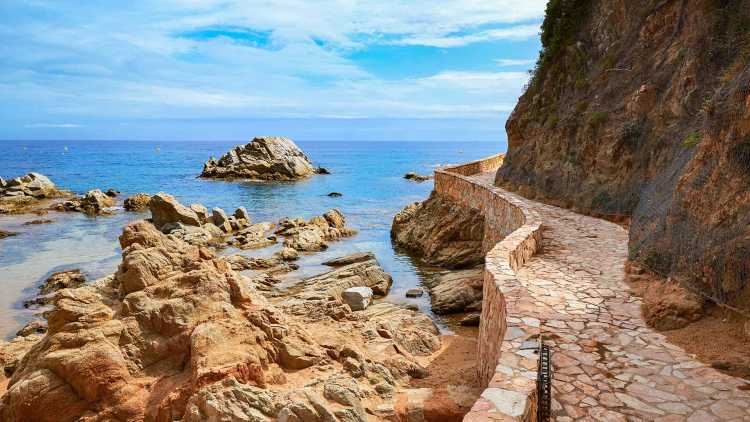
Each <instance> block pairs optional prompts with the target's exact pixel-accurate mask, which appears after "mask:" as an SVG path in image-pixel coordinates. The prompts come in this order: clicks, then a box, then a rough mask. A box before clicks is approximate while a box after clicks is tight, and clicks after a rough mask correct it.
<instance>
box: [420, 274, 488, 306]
mask: <svg viewBox="0 0 750 422" xmlns="http://www.w3.org/2000/svg"><path fill="white" fill-rule="evenodd" d="M482 274H483V268H481V267H479V268H472V269H469V270H461V271H452V272H448V273H445V274H442V275H440V276H438V277H436V278H435V279H434V280H432V281H431V282H429V283H428V287H429V289H430V300H431V301H432V310H433V312H435V313H436V314H438V315H442V314H452V313H459V312H471V311H474V312H476V311H479V310H481V309H482V285H483V278H482Z"/></svg>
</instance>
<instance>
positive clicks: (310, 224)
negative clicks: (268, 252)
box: [276, 208, 357, 251]
mask: <svg viewBox="0 0 750 422" xmlns="http://www.w3.org/2000/svg"><path fill="white" fill-rule="evenodd" d="M276 234H279V235H283V236H284V237H285V239H284V246H287V247H290V248H292V249H296V250H298V251H321V250H325V249H327V248H328V244H327V241H330V240H337V239H340V238H342V237H348V236H353V235H355V234H357V231H356V230H354V229H352V228H349V227H346V218H345V217H344V214H342V213H341V211H339V210H337V209H335V208H333V209H330V210H328V211H326V212H325V213H324V214H323V215H320V216H316V217H313V218H311V219H310V221H305V220H303V219H301V218H296V219H289V218H286V219H283V220H281V221H280V222H279V229H278V230H276Z"/></svg>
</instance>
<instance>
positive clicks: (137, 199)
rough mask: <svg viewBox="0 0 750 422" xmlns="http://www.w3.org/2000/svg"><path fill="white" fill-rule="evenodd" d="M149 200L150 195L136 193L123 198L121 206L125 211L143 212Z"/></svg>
mask: <svg viewBox="0 0 750 422" xmlns="http://www.w3.org/2000/svg"><path fill="white" fill-rule="evenodd" d="M150 200H151V195H149V194H147V193H136V194H135V195H133V196H129V197H127V198H125V202H123V204H122V206H123V208H125V211H145V210H146V209H148V202H149V201H150Z"/></svg>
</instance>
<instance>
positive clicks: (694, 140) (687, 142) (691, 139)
mask: <svg viewBox="0 0 750 422" xmlns="http://www.w3.org/2000/svg"><path fill="white" fill-rule="evenodd" d="M702 140H703V135H702V134H701V133H700V132H691V133H690V134H689V135H688V136H686V137H685V139H683V140H682V146H684V147H685V148H695V147H696V146H698V144H700V143H701V141H702Z"/></svg>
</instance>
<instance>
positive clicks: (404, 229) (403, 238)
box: [391, 192, 484, 268]
mask: <svg viewBox="0 0 750 422" xmlns="http://www.w3.org/2000/svg"><path fill="white" fill-rule="evenodd" d="M391 238H392V239H393V240H394V241H395V242H396V244H397V245H398V246H400V247H402V248H404V249H406V250H407V251H409V252H411V253H414V254H416V255H418V256H419V257H420V258H421V259H422V260H423V261H425V262H426V263H428V264H432V265H440V266H444V267H447V268H464V267H469V266H473V265H476V264H479V263H482V262H483V261H484V255H483V254H482V240H483V238H484V218H483V217H482V216H481V214H480V213H479V212H478V211H476V210H472V209H466V208H464V207H461V206H459V205H458V204H456V203H454V202H452V201H450V200H448V199H447V198H445V197H443V196H441V195H439V194H437V193H435V192H433V193H432V194H431V195H430V197H429V198H428V199H427V200H426V201H424V202H420V203H416V204H412V205H409V206H407V207H406V208H404V209H403V210H401V211H400V212H399V213H398V214H396V216H395V217H394V218H393V226H392V227H391Z"/></svg>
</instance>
